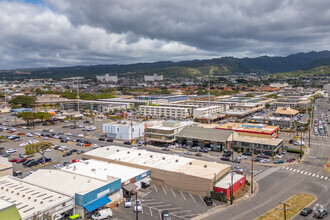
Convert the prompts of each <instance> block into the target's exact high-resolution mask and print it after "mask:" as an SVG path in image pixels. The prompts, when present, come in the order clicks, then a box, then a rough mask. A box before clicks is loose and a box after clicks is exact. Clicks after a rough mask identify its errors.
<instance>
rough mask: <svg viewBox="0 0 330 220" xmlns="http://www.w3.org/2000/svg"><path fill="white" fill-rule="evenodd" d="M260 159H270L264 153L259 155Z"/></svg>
mask: <svg viewBox="0 0 330 220" xmlns="http://www.w3.org/2000/svg"><path fill="white" fill-rule="evenodd" d="M258 157H259V158H265V159H269V156H268V155H266V154H263V153H262V154H259V155H258Z"/></svg>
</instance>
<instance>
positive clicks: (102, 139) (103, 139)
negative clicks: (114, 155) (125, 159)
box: [99, 137, 125, 144]
mask: <svg viewBox="0 0 330 220" xmlns="http://www.w3.org/2000/svg"><path fill="white" fill-rule="evenodd" d="M99 141H105V138H104V137H100V138H99ZM124 144H125V143H124Z"/></svg>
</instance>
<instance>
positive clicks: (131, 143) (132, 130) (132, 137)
mask: <svg viewBox="0 0 330 220" xmlns="http://www.w3.org/2000/svg"><path fill="white" fill-rule="evenodd" d="M132 143H133V121H132V119H131V144H132Z"/></svg>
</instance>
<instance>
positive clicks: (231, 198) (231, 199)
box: [230, 169, 234, 205]
mask: <svg viewBox="0 0 330 220" xmlns="http://www.w3.org/2000/svg"><path fill="white" fill-rule="evenodd" d="M230 175H231V186H230V205H232V204H233V200H234V198H233V197H234V192H233V191H234V188H233V185H234V184H233V182H234V170H233V169H232V170H231V172H230Z"/></svg>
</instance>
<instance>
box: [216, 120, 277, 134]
mask: <svg viewBox="0 0 330 220" xmlns="http://www.w3.org/2000/svg"><path fill="white" fill-rule="evenodd" d="M217 129H221V130H234V131H236V132H258V133H269V134H271V133H273V132H275V131H277V130H278V129H279V126H271V125H266V124H253V123H233V122H228V123H226V124H223V125H220V126H218V127H217Z"/></svg>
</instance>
